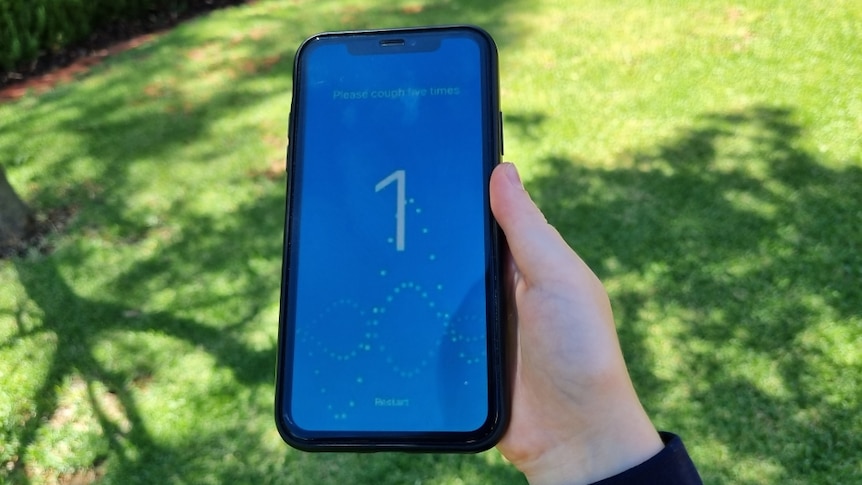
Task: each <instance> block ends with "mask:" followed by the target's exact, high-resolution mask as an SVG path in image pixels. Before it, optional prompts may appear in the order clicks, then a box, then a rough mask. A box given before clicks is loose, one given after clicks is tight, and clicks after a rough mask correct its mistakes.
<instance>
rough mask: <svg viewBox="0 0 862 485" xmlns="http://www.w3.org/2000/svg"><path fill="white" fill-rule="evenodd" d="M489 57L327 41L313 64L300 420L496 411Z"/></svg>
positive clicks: (302, 262) (296, 235)
mask: <svg viewBox="0 0 862 485" xmlns="http://www.w3.org/2000/svg"><path fill="white" fill-rule="evenodd" d="M481 55H482V53H481V50H480V47H479V46H478V45H477V42H476V40H474V39H472V38H470V37H460V38H459V37H456V38H450V39H443V40H442V41H440V42H439V45H437V46H435V48H434V49H433V50H430V51H423V52H410V51H409V50H408V49H404V50H403V51H401V52H398V53H380V52H372V53H355V52H351V50H350V49H348V47H347V46H346V44H345V43H343V42H340V41H331V42H320V43H318V44H317V45H314V46H311V47H310V49H309V51H308V52H306V53H305V55H304V57H303V58H302V64H301V66H300V69H301V72H302V73H303V75H302V76H301V79H300V80H299V82H301V85H300V86H298V89H299V93H300V98H299V100H298V103H299V105H300V107H301V108H300V112H299V113H298V117H297V119H296V122H297V123H299V126H298V128H297V130H296V137H297V139H296V140H291V143H297V144H298V145H297V146H296V151H295V152H294V153H295V154H296V155H295V156H296V157H297V158H296V160H294V166H295V169H294V171H293V173H292V176H293V177H296V178H297V179H296V180H294V181H293V184H294V185H293V186H294V189H293V190H294V197H293V199H292V201H293V206H294V207H293V214H292V222H291V226H290V230H291V231H292V234H291V239H290V240H291V251H292V254H293V256H292V260H291V261H292V263H291V266H292V274H293V275H295V277H294V278H293V279H292V282H291V285H292V292H291V300H290V302H289V305H290V310H289V311H290V314H291V318H292V322H293V325H294V326H293V331H294V336H295V337H294V347H293V360H292V369H291V374H292V382H291V388H290V394H291V399H290V402H289V403H288V404H287V405H286V406H288V409H286V410H285V411H286V412H287V413H288V415H289V416H290V420H291V421H292V422H294V423H295V424H296V425H297V426H299V427H300V428H304V429H306V430H320V431H342V430H348V431H455V432H458V431H465V432H466V431H472V430H476V429H478V428H480V427H481V426H482V425H483V424H484V423H485V421H486V419H487V418H488V399H489V398H488V393H489V389H488V359H487V343H486V328H487V316H486V313H487V312H486V300H487V295H486V280H485V278H486V273H487V272H486V264H487V255H486V246H487V240H486V239H487V237H488V235H487V233H488V229H487V228H488V221H487V217H488V216H487V208H486V200H485V195H484V194H485V186H486V184H487V180H486V175H487V168H485V163H486V162H484V161H483V159H484V158H483V157H485V156H486V155H485V154H484V153H483V150H484V147H485V146H486V145H485V144H483V140H482V139H483V122H487V120H485V121H483V101H482V88H483V86H482V85H483V79H482V70H481V62H480V61H481V59H480V56H481ZM486 116H487V115H486Z"/></svg>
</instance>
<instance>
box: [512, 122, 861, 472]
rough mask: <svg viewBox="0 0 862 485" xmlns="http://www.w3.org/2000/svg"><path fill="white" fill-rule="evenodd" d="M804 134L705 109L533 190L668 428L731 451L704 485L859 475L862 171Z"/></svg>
mask: <svg viewBox="0 0 862 485" xmlns="http://www.w3.org/2000/svg"><path fill="white" fill-rule="evenodd" d="M801 134H802V133H801V128H800V127H799V126H798V125H796V124H794V122H793V112H792V111H791V110H790V109H787V108H781V107H771V106H755V107H751V108H749V109H745V110H742V111H738V112H731V113H717V114H708V115H705V116H703V117H702V118H701V119H700V120H699V121H698V122H697V123H696V125H695V126H694V127H692V128H690V129H687V130H684V131H682V132H681V133H680V134H679V135H678V136H677V137H675V138H674V139H672V140H670V141H668V142H665V143H662V144H660V145H658V146H657V147H656V148H655V149H649V150H646V151H644V152H642V153H629V154H624V155H623V156H622V157H621V159H620V161H619V162H620V164H619V165H620V166H621V168H616V169H607V170H602V169H592V168H586V164H579V163H578V161H577V160H569V159H566V158H564V157H559V158H549V159H546V160H543V161H541V163H540V167H539V172H540V175H539V176H537V177H536V178H534V179H533V180H532V181H531V182H530V183H529V184H528V188H529V189H530V191H531V193H532V194H533V196H534V197H535V199H536V200H537V202H538V204H539V205H540V206H541V207H542V208H543V210H544V211H545V212H546V214H547V217H548V219H549V221H550V222H551V223H553V224H556V225H557V226H558V227H559V228H560V230H561V232H562V233H563V235H564V236H565V237H566V238H567V240H568V241H569V242H570V243H571V244H572V245H573V247H575V248H577V250H578V251H579V252H580V253H581V255H582V256H583V257H584V258H585V260H586V261H588V262H589V263H590V264H591V266H592V267H593V268H594V269H595V270H596V271H597V273H598V274H599V276H600V277H602V278H603V279H605V280H606V281H608V282H609V285H610V287H611V292H612V299H613V301H614V306H615V312H616V314H617V320H618V325H619V331H620V337H621V341H622V342H623V346H624V350H625V351H626V355H627V357H628V360H629V363H630V366H631V371H632V375H633V378H634V380H635V382H636V384H637V387H638V388H639V389H640V393H641V394H642V397H643V398H644V399H645V401H646V403H647V407H648V408H651V409H653V410H654V411H656V412H657V417H658V419H659V424H661V425H664V426H669V427H671V428H672V429H676V430H678V431H682V432H684V433H685V432H688V433H689V434H690V440H689V441H690V444H691V445H693V447H694V448H696V447H697V443H698V440H699V438H700V439H701V441H706V440H707V439H709V440H716V441H718V442H720V443H722V444H723V445H724V446H726V449H727V450H732V451H730V452H729V453H730V455H731V456H732V459H733V460H735V461H731V463H736V466H737V468H734V469H733V470H729V469H725V470H722V471H721V473H724V474H725V475H720V474H717V473H718V470H715V469H707V470H706V472H707V473H706V478H711V480H707V481H721V480H727V479H728V475H727V474H728V473H729V474H737V475H736V476H733V477H732V478H733V480H734V482H735V483H760V481H759V480H763V479H767V480H769V481H772V480H775V479H779V480H780V479H795V478H796V477H806V480H810V481H811V482H815V481H817V480H828V477H829V476H830V473H834V472H836V471H839V470H840V471H841V472H842V473H843V474H841V475H839V476H852V475H853V470H854V468H853V467H854V466H856V465H855V463H856V461H855V460H856V459H857V458H858V457H854V455H855V454H856V453H857V452H856V450H859V449H862V420H860V418H859V408H860V404H862V403H860V399H859V396H860V395H862V389H860V384H859V382H858V379H854V378H852V377H848V375H856V376H858V375H859V373H860V372H862V366H860V363H859V359H858V349H857V348H855V347H854V346H853V345H852V342H853V341H854V340H855V341H856V342H857V343H858V342H859V341H860V338H862V335H860V330H859V323H860V322H859V320H858V319H859V316H860V315H862V285H860V281H862V251H860V249H862V247H860V244H862V224H860V223H862V212H860V209H859V201H860V200H862V169H860V168H859V163H858V162H856V161H853V162H850V163H845V164H844V165H845V167H844V168H829V166H828V165H827V164H826V163H825V162H822V161H820V160H818V159H817V157H815V156H814V155H812V154H811V153H808V152H807V151H806V150H804V149H803V148H801V147H800V136H801ZM657 335H658V336H657ZM830 336H832V337H833V338H835V339H837V341H829V342H824V339H825V338H828V337H830ZM842 339H849V342H846V343H845V342H842ZM657 341H661V342H658V343H657ZM846 345H850V348H849V349H848V348H847V347H846ZM836 349H837V353H836ZM841 349H843V351H842V350H841ZM853 352H855V353H856V354H855V357H854V356H853V355H852V353H853ZM668 368H671V369H673V372H674V375H672V376H669V375H668V371H667V370H666V369H668ZM656 369H660V372H659V371H657V370H656ZM848 373H849V374H848ZM658 374H661V376H659V375H658ZM842 376H843V377H842ZM746 460H749V461H746ZM753 463H761V464H762V463H766V464H767V466H768V467H771V468H770V469H771V470H772V473H774V474H775V476H770V477H769V478H766V477H761V478H760V479H751V476H750V475H748V476H746V475H745V470H742V469H741V468H742V467H746V466H750V465H752V464H753ZM754 469H755V470H762V469H759V468H754ZM856 471H857V472H858V469H856ZM749 473H750V472H749ZM755 473H757V472H755Z"/></svg>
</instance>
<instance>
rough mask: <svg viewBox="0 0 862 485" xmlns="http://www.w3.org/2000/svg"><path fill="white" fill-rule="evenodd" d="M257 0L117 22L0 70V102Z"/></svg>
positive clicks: (229, 0) (195, 1) (199, 1)
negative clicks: (175, 29)
mask: <svg viewBox="0 0 862 485" xmlns="http://www.w3.org/2000/svg"><path fill="white" fill-rule="evenodd" d="M253 1H254V0H188V2H187V7H186V9H185V10H184V11H183V12H182V13H181V14H179V15H178V14H177V13H176V12H170V11H168V12H160V11H151V12H149V13H148V14H147V15H146V16H145V17H143V18H141V19H137V20H123V21H116V22H113V23H111V24H110V25H105V26H103V27H102V28H100V29H98V30H97V31H95V32H93V33H92V34H91V35H90V37H89V38H88V39H86V40H85V41H83V42H80V43H78V44H74V45H69V46H65V47H63V48H61V49H58V50H56V51H52V52H46V53H44V54H42V55H41V56H39V58H37V59H35V60H34V61H32V62H29V63H27V64H25V65H22V66H19V67H17V68H16V69H14V70H12V71H2V70H0V102H3V101H9V100H14V99H18V98H20V97H22V96H24V95H25V94H26V93H27V92H28V91H30V90H35V91H37V92H43V91H47V90H49V89H51V88H52V87H53V86H55V85H56V84H57V83H61V82H69V81H72V80H73V79H75V77H76V76H78V75H80V74H81V73H84V72H87V70H89V68H90V67H92V66H93V65H95V64H98V63H99V62H101V61H102V59H104V58H106V57H108V56H111V55H114V54H117V53H119V52H122V51H124V50H127V49H132V48H134V47H137V46H139V45H141V44H144V43H146V42H148V41H149V40H151V39H152V38H153V37H154V36H156V35H158V33H161V32H164V31H166V30H168V29H170V28H172V27H175V26H176V25H178V24H180V23H182V22H184V21H186V20H189V19H191V18H194V17H198V16H200V15H203V14H206V13H209V12H211V11H213V10H217V9H221V8H226V7H232V6H236V5H242V4H247V3H253Z"/></svg>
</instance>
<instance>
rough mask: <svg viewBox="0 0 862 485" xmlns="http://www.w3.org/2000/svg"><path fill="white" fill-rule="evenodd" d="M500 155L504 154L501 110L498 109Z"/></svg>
mask: <svg viewBox="0 0 862 485" xmlns="http://www.w3.org/2000/svg"><path fill="white" fill-rule="evenodd" d="M500 155H501V156H502V155H505V153H503V112H502V111H500Z"/></svg>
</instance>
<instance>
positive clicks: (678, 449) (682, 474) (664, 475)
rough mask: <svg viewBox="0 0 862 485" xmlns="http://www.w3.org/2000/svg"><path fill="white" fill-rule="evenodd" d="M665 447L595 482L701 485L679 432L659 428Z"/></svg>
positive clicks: (601, 483) (607, 483) (618, 484)
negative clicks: (633, 464)
mask: <svg viewBox="0 0 862 485" xmlns="http://www.w3.org/2000/svg"><path fill="white" fill-rule="evenodd" d="M659 435H661V440H662V441H664V448H663V449H662V450H661V451H660V452H659V453H658V454H657V455H655V456H654V457H652V458H650V459H649V460H647V461H645V462H643V463H641V464H640V465H638V466H636V467H634V468H629V469H628V470H626V471H624V472H622V473H620V474H619V475H614V476H612V477H610V478H606V479H604V480H602V481H600V482H596V483H595V484H594V485H631V484H635V483H636V484H649V483H661V484H667V485H689V484H694V485H702V484H703V481H702V480H701V479H700V475H698V473H697V469H696V468H695V467H694V463H693V462H692V461H691V458H689V456H688V452H687V451H685V445H683V444H682V439H681V438H680V437H679V436H676V435H675V434H671V433H665V432H660V433H659Z"/></svg>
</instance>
